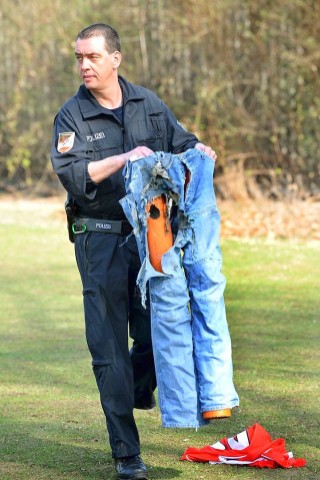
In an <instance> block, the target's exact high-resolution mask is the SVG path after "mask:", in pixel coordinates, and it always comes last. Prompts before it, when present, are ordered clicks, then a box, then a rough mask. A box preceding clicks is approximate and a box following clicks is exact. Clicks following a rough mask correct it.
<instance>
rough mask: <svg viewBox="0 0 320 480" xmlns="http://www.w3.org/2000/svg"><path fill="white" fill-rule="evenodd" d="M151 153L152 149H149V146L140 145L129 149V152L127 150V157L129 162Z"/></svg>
mask: <svg viewBox="0 0 320 480" xmlns="http://www.w3.org/2000/svg"><path fill="white" fill-rule="evenodd" d="M152 154H153V151H152V150H150V148H148V147H145V146H143V145H142V146H139V147H136V148H134V149H133V150H130V152H127V158H128V160H129V161H130V162H135V161H136V160H139V158H144V157H148V156H149V155H152Z"/></svg>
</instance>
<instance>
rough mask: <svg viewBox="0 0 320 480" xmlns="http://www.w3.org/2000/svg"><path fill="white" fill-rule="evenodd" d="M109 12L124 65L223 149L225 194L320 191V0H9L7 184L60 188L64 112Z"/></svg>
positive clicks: (3, 35)
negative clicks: (79, 39) (55, 136)
mask: <svg viewBox="0 0 320 480" xmlns="http://www.w3.org/2000/svg"><path fill="white" fill-rule="evenodd" d="M98 21H103V22H106V23H110V24H112V25H113V26H114V27H115V28H116V29H117V30H118V31H119V33H120V36H121V38H122V46H123V55H124V59H123V63H122V66H121V71H120V73H121V74H122V75H124V76H126V77H127V78H128V79H129V80H131V81H133V82H135V83H140V84H143V85H145V86H147V87H149V88H151V89H153V90H155V91H156V92H157V93H158V94H159V95H160V96H161V97H162V98H163V99H164V100H165V101H166V103H167V104H168V105H169V106H170V107H171V109H172V110H173V111H174V113H175V114H176V116H177V117H178V118H179V119H180V120H181V121H182V122H183V123H184V124H185V126H186V127H187V128H189V129H191V130H193V131H195V132H196V133H197V134H198V135H199V137H200V138H201V140H202V141H204V142H205V143H208V144H210V145H211V146H213V147H214V148H215V149H216V150H217V152H218V154H219V163H218V165H217V181H216V185H217V189H218V193H219V194H220V195H221V196H222V197H225V198H235V199H239V198H243V197H247V196H250V197H252V198H259V197H260V196H261V195H264V196H268V197H270V198H275V199H277V198H284V197H300V198H305V197H307V196H308V197H309V196H316V197H318V196H320V167H319V159H320V147H319V144H320V133H319V127H318V125H319V118H320V79H319V69H320V49H319V44H320V2H319V0H291V1H290V2H288V1H286V0H263V1H262V0H214V1H210V2H208V1H207V0H175V1H174V2H173V1H170V0H125V1H124V0H118V1H117V2H105V1H103V0H69V1H68V2H67V3H66V2H64V1H62V0H55V1H54V2H49V1H48V0H41V1H40V0H23V1H22V0H2V1H1V12H0V48H1V60H2V61H1V63H0V73H1V82H0V104H1V110H0V175H1V185H0V186H1V188H2V189H6V190H8V189H11V188H25V187H28V188H30V187H31V188H32V189H33V191H41V190H43V189H44V188H46V189H48V188H49V187H50V186H54V187H55V188H56V186H57V183H56V179H55V176H54V175H53V173H52V170H51V164H50V159H49V146H50V141H51V131H52V121H53V118H54V116H55V114H56V113H57V111H58V110H59V108H60V106H61V104H62V103H63V102H64V101H65V100H66V99H67V98H68V97H69V96H71V95H73V94H74V93H75V91H76V90H77V88H78V85H79V79H78V77H77V74H76V72H75V69H74V56H73V48H74V39H75V37H76V35H77V33H78V32H79V31H80V30H81V29H82V28H83V27H85V26H86V25H88V24H90V23H94V22H98Z"/></svg>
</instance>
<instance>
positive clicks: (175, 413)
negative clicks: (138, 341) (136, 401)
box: [121, 149, 239, 428]
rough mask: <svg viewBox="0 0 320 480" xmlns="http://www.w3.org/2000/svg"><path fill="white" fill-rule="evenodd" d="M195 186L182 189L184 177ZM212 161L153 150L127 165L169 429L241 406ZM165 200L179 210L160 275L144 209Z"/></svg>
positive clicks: (127, 206)
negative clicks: (205, 414) (154, 201)
mask: <svg viewBox="0 0 320 480" xmlns="http://www.w3.org/2000/svg"><path fill="white" fill-rule="evenodd" d="M187 170H189V172H190V180H189V183H188V185H187V187H186V188H185V178H186V171H187ZM213 173H214V162H213V160H212V159H211V158H210V157H208V156H207V155H206V154H205V153H203V152H201V151H199V150H197V149H190V150H187V151H186V152H184V153H182V154H179V155H174V154H170V153H163V152H155V153H154V154H152V155H150V156H149V157H146V158H142V159H139V160H138V161H135V162H128V164H127V165H126V168H125V170H124V178H125V184H126V192H127V195H126V196H125V197H124V198H123V199H122V200H121V205H122V208H123V210H124V212H125V214H126V216H127V218H128V220H129V221H130V223H131V225H132V226H133V229H134V234H135V236H136V240H137V243H138V248H139V253H140V257H141V262H142V266H141V269H140V272H139V275H138V280H137V283H138V285H139V288H140V290H141V293H142V299H143V302H145V299H146V285H147V282H149V292H150V300H151V329H152V341H153V349H154V358H155V367H156V375H157V382H158V397H159V406H160V411H161V416H162V425H163V426H164V427H180V428H183V427H198V426H201V425H204V424H206V423H207V422H206V421H204V420H203V419H202V415H201V413H202V412H204V411H210V410H218V409H224V408H232V407H235V406H238V405H239V398H238V395H237V392H236V391H235V388H234V384H233V367H232V355H231V339H230V334H229V329H228V324H227V319H226V310H225V303H224V296H223V294H224V289H225V284H226V281H225V277H224V276H223V274H222V273H221V266H222V256H221V250H220V216H219V212H218V209H217V204H216V198H215V193H214V187H213ZM161 194H165V196H166V199H167V203H168V207H169V208H170V207H171V205H172V204H174V205H175V206H176V208H175V209H173V210H175V211H176V218H175V219H173V221H174V222H177V225H178V229H177V232H176V235H175V241H174V245H173V247H172V248H170V250H169V251H168V252H166V253H165V254H164V255H163V257H162V269H163V273H161V272H158V271H156V270H155V269H154V268H153V267H152V265H151V263H150V261H149V252H148V243H147V213H146V206H147V203H148V202H149V201H150V200H151V199H153V198H155V197H157V196H159V195H161Z"/></svg>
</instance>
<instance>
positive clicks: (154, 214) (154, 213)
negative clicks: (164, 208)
mask: <svg viewBox="0 0 320 480" xmlns="http://www.w3.org/2000/svg"><path fill="white" fill-rule="evenodd" d="M149 216H150V217H151V218H153V219H154V220H156V219H157V218H159V217H160V210H159V208H157V207H156V206H155V205H153V204H152V205H151V206H150V210H149Z"/></svg>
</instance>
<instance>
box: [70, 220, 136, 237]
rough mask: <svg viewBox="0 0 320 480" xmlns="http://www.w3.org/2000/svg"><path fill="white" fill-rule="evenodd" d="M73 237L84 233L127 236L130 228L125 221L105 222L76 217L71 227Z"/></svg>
mask: <svg viewBox="0 0 320 480" xmlns="http://www.w3.org/2000/svg"><path fill="white" fill-rule="evenodd" d="M72 232H73V233H74V235H79V234H81V233H85V232H100V233H116V234H118V235H129V234H130V233H131V232H132V226H131V225H130V223H129V222H128V221H127V220H106V219H101V218H87V217H76V218H75V221H74V223H73V225H72Z"/></svg>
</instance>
